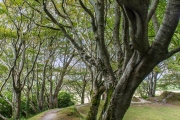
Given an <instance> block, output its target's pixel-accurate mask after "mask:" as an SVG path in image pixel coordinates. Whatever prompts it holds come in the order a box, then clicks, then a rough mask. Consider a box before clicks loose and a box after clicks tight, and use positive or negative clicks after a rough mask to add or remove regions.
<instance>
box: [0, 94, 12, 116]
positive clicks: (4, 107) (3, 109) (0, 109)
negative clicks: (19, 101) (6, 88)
mask: <svg viewBox="0 0 180 120" xmlns="http://www.w3.org/2000/svg"><path fill="white" fill-rule="evenodd" d="M10 98H11V94H10V93H6V98H4V97H2V96H1V94H0V113H1V114H2V115H4V116H5V117H7V118H10V117H11V114H12V107H11V105H10V104H9V103H8V102H7V101H6V100H5V99H9V101H10Z"/></svg>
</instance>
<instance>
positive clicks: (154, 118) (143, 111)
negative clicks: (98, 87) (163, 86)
mask: <svg viewBox="0 0 180 120" xmlns="http://www.w3.org/2000/svg"><path fill="white" fill-rule="evenodd" d="M179 95H180V94H176V93H169V92H165V93H163V94H162V95H160V96H159V97H158V98H157V99H159V100H160V101H162V100H164V98H166V99H167V102H168V103H169V102H171V103H172V101H173V103H174V102H175V101H179V98H180V96H179ZM168 96H169V97H168ZM134 99H135V100H134V101H138V100H137V98H134ZM89 107H90V104H83V105H78V106H71V107H68V108H63V109H54V110H49V111H45V112H43V113H40V114H39V115H36V116H34V117H32V118H31V119H29V120H46V119H43V117H44V118H46V115H48V114H54V115H55V116H56V117H55V118H53V119H51V120H85V118H86V116H87V114H88V111H89ZM101 109H102V104H101V105H100V110H101ZM179 113H180V106H178V105H170V104H138V105H136V104H132V105H131V106H130V108H129V109H128V111H127V113H126V114H125V116H124V119H123V120H179V118H180V114H179Z"/></svg>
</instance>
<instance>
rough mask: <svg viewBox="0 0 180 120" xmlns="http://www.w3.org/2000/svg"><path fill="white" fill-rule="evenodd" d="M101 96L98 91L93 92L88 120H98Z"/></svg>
mask: <svg viewBox="0 0 180 120" xmlns="http://www.w3.org/2000/svg"><path fill="white" fill-rule="evenodd" d="M101 94H102V93H100V92H99V91H98V90H97V91H96V90H93V95H92V96H91V107H90V110H89V112H88V115H87V118H86V120H96V118H97V113H98V108H99V104H100V100H101Z"/></svg>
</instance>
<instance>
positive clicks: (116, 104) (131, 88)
mask: <svg viewBox="0 0 180 120" xmlns="http://www.w3.org/2000/svg"><path fill="white" fill-rule="evenodd" d="M152 53H153V52H152ZM137 58H138V54H137V53H136V52H135V53H134V55H133V57H132V58H131V60H130V62H129V64H128V65H127V67H126V69H125V71H124V74H123V76H122V77H121V79H120V80H119V82H118V84H117V86H116V88H115V91H114V93H113V96H112V100H111V102H110V106H109V108H108V111H107V116H106V117H105V118H103V119H104V120H121V119H122V118H123V117H124V114H125V113H126V111H127V109H128V108H129V106H130V103H131V99H132V96H133V94H134V92H135V90H136V88H137V87H138V85H139V84H140V83H141V82H142V81H143V79H144V78H145V77H146V76H147V75H148V74H149V73H150V72H151V70H152V69H153V67H154V66H155V65H156V64H158V62H159V61H160V59H159V58H156V59H153V54H149V55H146V57H144V58H143V59H141V60H140V61H138V62H135V61H136V60H137Z"/></svg>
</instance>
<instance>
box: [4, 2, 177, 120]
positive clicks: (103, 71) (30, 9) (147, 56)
mask: <svg viewBox="0 0 180 120" xmlns="http://www.w3.org/2000/svg"><path fill="white" fill-rule="evenodd" d="M179 19H180V1H179V0H2V2H1V3H0V21H1V22H0V55H1V56H0V119H4V120H5V119H10V118H11V119H13V120H17V119H20V118H24V119H27V118H29V117H31V116H33V115H35V114H38V113H40V112H42V111H45V110H47V109H53V108H62V107H67V106H70V105H74V104H83V103H84V102H85V98H86V99H87V98H88V99H89V101H90V102H91V106H90V109H89V113H88V116H87V118H86V119H87V120H96V119H97V113H98V112H97V111H98V107H99V104H100V101H101V100H102V99H103V100H104V105H103V109H102V111H101V113H100V118H98V119H99V120H121V119H122V118H123V116H124V114H125V113H126V111H127V109H128V108H129V106H130V103H131V99H132V96H133V95H134V94H136V95H138V96H140V97H144V98H147V97H154V96H155V92H156V90H169V89H180V80H179V78H180V75H179V70H180V65H179V62H180V57H179V53H178V52H179V51H180V24H179ZM175 53H176V54H175Z"/></svg>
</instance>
